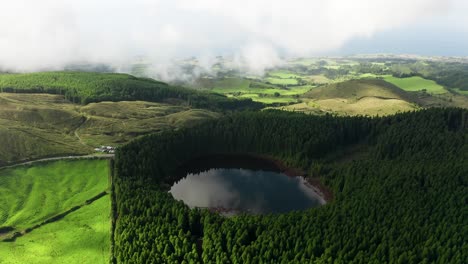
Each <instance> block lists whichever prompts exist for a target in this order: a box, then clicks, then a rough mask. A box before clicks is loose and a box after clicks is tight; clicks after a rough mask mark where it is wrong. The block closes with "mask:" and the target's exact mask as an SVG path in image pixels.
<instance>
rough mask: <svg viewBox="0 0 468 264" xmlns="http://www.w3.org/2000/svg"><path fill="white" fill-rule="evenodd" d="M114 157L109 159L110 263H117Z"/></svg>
mask: <svg viewBox="0 0 468 264" xmlns="http://www.w3.org/2000/svg"><path fill="white" fill-rule="evenodd" d="M114 175H115V173H114V159H110V160H109V184H110V198H111V216H110V218H111V230H110V240H111V241H110V252H109V254H110V258H109V263H110V264H116V263H117V259H116V258H115V254H114V248H115V239H114V234H115V227H116V221H117V205H116V202H115V190H114V189H115V188H114Z"/></svg>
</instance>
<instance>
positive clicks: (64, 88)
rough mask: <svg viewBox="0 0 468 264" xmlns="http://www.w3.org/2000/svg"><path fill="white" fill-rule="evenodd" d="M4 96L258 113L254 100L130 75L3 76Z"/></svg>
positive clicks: (0, 85)
mask: <svg viewBox="0 0 468 264" xmlns="http://www.w3.org/2000/svg"><path fill="white" fill-rule="evenodd" d="M0 92H10V93H48V94H60V95H64V96H65V98H66V99H68V100H70V101H72V102H74V103H81V104H88V103H91V102H102V101H125V100H126V101H133V100H145V101H150V102H164V101H167V100H181V101H182V102H184V103H185V104H187V105H190V106H192V107H197V108H208V109H217V110H236V109H243V108H253V109H258V108H259V107H261V105H260V104H258V103H253V102H252V101H251V100H232V99H228V98H226V97H225V96H222V95H216V94H213V93H204V92H197V91H194V90H191V89H187V88H182V87H174V86H169V85H167V84H165V83H162V82H159V81H155V80H153V79H148V78H137V77H134V76H131V75H127V74H116V73H91V72H42V73H30V74H0Z"/></svg>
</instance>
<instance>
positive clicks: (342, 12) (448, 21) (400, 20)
mask: <svg viewBox="0 0 468 264" xmlns="http://www.w3.org/2000/svg"><path fill="white" fill-rule="evenodd" d="M466 14H468V1H466V0H289V1H284V0H282V1H278V0H236V1H234V0H225V1H220V0H100V1H96V0H42V1H37V0H14V1H12V0H5V1H3V2H2V6H1V9H0V32H1V34H0V68H1V69H6V70H12V71H38V70H44V69H61V68H63V67H64V66H65V65H67V64H70V63H75V62H91V63H106V64H112V65H123V64H126V63H129V62H132V61H134V60H135V57H136V56H143V57H145V58H146V59H148V60H149V61H151V62H152V63H153V64H154V65H155V71H161V72H164V70H165V68H167V67H168V65H170V63H171V62H172V61H173V60H174V59H176V58H185V57H191V56H197V57H199V58H202V59H201V61H203V62H204V63H206V65H207V66H209V65H210V63H211V62H212V61H213V58H214V57H215V56H217V55H232V56H234V57H235V58H236V59H237V61H239V63H243V64H246V65H248V67H249V69H251V70H252V71H261V70H262V69H264V68H265V67H269V66H272V65H275V64H278V63H280V62H281V60H282V58H284V57H298V56H321V55H351V54H356V53H359V54H362V53H405V54H408V53H411V54H421V55H446V56H468V49H467V48H465V47H468V45H467V44H468V16H467V15H466Z"/></svg>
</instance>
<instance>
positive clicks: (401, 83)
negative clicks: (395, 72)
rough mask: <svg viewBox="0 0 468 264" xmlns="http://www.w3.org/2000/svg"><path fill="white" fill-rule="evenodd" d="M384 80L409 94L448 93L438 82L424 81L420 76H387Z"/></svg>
mask: <svg viewBox="0 0 468 264" xmlns="http://www.w3.org/2000/svg"><path fill="white" fill-rule="evenodd" d="M384 80H385V81H387V82H389V83H392V84H394V85H396V86H398V87H400V88H401V89H403V90H405V91H409V92H416V91H425V92H427V93H431V94H443V93H446V92H447V90H445V89H444V87H442V86H440V85H439V84H437V83H436V82H434V81H432V80H427V79H424V78H422V77H420V76H412V77H407V78H397V77H393V76H390V75H389V76H385V77H384Z"/></svg>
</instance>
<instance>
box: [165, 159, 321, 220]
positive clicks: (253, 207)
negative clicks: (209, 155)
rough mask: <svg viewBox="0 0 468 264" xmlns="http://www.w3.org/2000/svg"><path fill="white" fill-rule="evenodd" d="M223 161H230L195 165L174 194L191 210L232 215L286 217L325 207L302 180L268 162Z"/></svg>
mask: <svg viewBox="0 0 468 264" xmlns="http://www.w3.org/2000/svg"><path fill="white" fill-rule="evenodd" d="M222 159H226V157H224V158H221V159H220V160H218V162H214V163H212V164H214V165H213V166H212V168H207V167H209V166H208V165H209V163H210V162H209V161H206V160H203V161H200V160H199V161H198V162H194V164H191V165H190V166H188V167H187V168H185V170H183V171H184V172H185V173H186V174H185V177H184V178H182V179H181V180H180V181H178V182H176V183H175V184H174V185H173V186H172V188H171V189H170V193H172V195H173V196H174V198H175V199H177V200H182V201H184V203H186V204H187V205H189V206H190V207H203V208H212V209H214V210H218V211H220V212H226V211H228V212H231V213H232V212H239V211H242V212H248V213H254V214H264V213H284V212H288V211H292V210H304V209H308V208H311V207H315V206H319V205H321V204H323V203H324V201H323V199H322V198H321V197H320V195H318V194H317V193H316V191H315V190H314V189H312V188H311V187H309V186H308V185H307V184H306V182H305V180H304V179H303V178H302V177H289V176H287V175H285V174H283V173H281V172H280V171H279V169H278V168H276V167H275V166H274V165H273V164H271V163H268V162H267V161H264V160H258V159H257V160H256V159H252V158H242V159H241V158H235V159H232V158H231V159H230V160H222ZM215 160H216V159H212V160H211V161H215Z"/></svg>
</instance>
